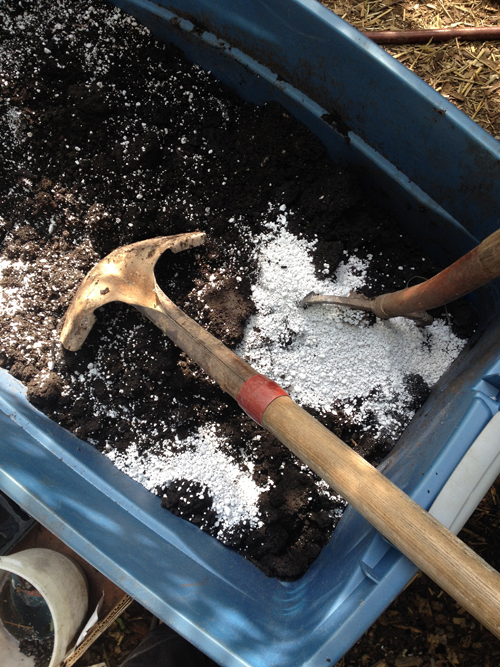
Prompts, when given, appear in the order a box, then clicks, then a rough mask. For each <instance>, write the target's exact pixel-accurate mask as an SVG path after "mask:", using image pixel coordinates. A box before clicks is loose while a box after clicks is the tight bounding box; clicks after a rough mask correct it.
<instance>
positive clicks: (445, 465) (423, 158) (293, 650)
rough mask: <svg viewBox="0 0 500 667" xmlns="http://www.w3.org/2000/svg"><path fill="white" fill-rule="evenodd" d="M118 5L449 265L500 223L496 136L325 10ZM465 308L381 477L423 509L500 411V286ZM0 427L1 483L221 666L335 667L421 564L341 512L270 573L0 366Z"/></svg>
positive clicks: (126, 0)
mask: <svg viewBox="0 0 500 667" xmlns="http://www.w3.org/2000/svg"><path fill="white" fill-rule="evenodd" d="M115 4H117V5H120V6H122V7H124V8H125V9H126V10H128V11H130V12H131V13H133V14H135V15H136V16H137V17H138V19H139V20H140V21H141V22H143V23H145V24H146V25H148V26H149V27H150V28H151V30H152V31H153V32H154V33H155V34H156V35H157V36H158V37H160V38H162V39H165V40H169V41H172V42H173V43H175V44H176V45H177V46H179V47H180V48H182V49H183V50H184V52H185V53H186V55H187V56H188V57H189V58H190V59H192V60H194V61H195V62H197V63H198V64H200V65H202V66H204V67H205V68H206V69H209V70H211V71H212V72H213V73H214V74H215V75H216V76H217V77H218V78H220V79H221V80H222V81H223V82H224V83H226V84H228V85H230V86H231V87H233V88H234V89H235V90H236V91H238V92H239V93H240V94H241V95H242V96H243V97H245V98H246V99H248V100H250V101H253V102H255V103H259V104H260V103H264V102H265V101H267V100H276V101H279V102H280V103H282V104H283V105H284V106H285V107H286V108H287V109H288V110H289V111H290V112H291V113H293V114H294V115H296V116H297V117H298V118H299V119H300V120H301V121H302V122H304V123H305V124H306V125H308V126H309V127H310V128H311V129H312V131H313V132H315V133H316V134H317V135H318V136H319V137H320V139H321V140H322V141H323V142H324V143H325V145H326V146H327V148H328V150H329V152H330V155H331V156H332V158H333V159H334V160H335V161H337V162H350V163H352V164H354V165H357V166H358V167H359V169H360V173H362V174H363V175H364V179H365V184H366V187H367V188H370V189H371V191H372V193H373V194H374V195H375V196H377V197H379V198H380V200H381V201H382V202H384V203H385V205H386V206H387V207H390V208H392V209H393V211H394V212H395V214H396V215H398V216H399V217H400V219H401V221H402V222H403V224H404V225H405V226H406V230H407V232H408V233H409V234H411V235H412V236H413V237H414V238H415V239H416V240H417V242H419V243H421V245H422V247H424V248H425V249H426V251H427V252H428V251H429V250H430V251H431V252H432V253H433V254H434V256H435V257H436V258H437V259H439V261H440V262H441V263H442V264H446V263H448V262H449V261H451V260H453V259H455V258H456V257H457V256H458V255H460V254H462V253H463V252H465V251H466V250H468V249H470V248H471V247H472V246H473V245H474V244H475V243H477V242H478V241H479V240H481V239H482V238H484V237H485V236H487V235H488V234H489V233H491V232H492V231H493V230H494V229H496V228H497V227H498V211H499V210H500V186H499V165H500V150H499V144H498V143H497V142H496V141H495V140H493V139H492V138H491V137H490V136H489V135H487V134H486V133H485V132H484V131H483V130H481V129H480V128H479V127H478V126H477V125H476V124H475V123H473V122H472V121H471V120H470V119H468V118H467V117H466V116H465V115H464V114H462V113H461V112H459V111H458V110H457V109H456V108H455V107H453V106H452V105H451V104H449V103H448V102H446V100H444V99H443V98H442V97H441V96H440V95H439V94H438V93H436V92H435V91H433V90H432V89H431V88H429V87H428V86H427V85H426V84H425V83H423V82H422V81H421V80H420V79H418V78H417V77H416V76H415V75H413V74H412V73H411V72H409V71H408V70H407V69H406V68H404V67H403V66H402V65H400V64H399V63H398V62H396V61H395V60H394V59H392V58H391V57H390V56H388V55H387V54H386V53H385V52H384V51H382V49H380V48H379V47H377V46H376V45H374V44H373V43H372V42H370V41H369V40H367V39H365V38H364V37H363V36H362V35H360V34H359V33H358V32H357V31H356V30H354V29H353V28H351V27H350V26H348V25H347V24H346V23H344V22H343V21H341V20H340V19H339V18H338V17H336V16H335V15H334V14H332V13H330V12H329V11H328V10H326V9H325V8H324V7H322V6H321V5H320V4H318V3H316V2H312V1H307V2H306V1H305V0H304V1H302V2H300V1H292V0H266V1H260V2H259V1H257V0H254V2H248V1H246V2H243V0H240V1H238V0H218V2H212V1H210V2H209V1H208V0H206V1H205V0H183V1H182V2H181V0H171V1H169V2H168V9H166V8H165V7H162V5H165V6H166V5H167V3H166V2H165V1H162V2H158V1H157V2H156V3H152V2H148V1H147V0H133V1H132V0H116V2H115ZM173 12H175V14H174V13H173ZM194 26H196V29H194V30H193V28H194ZM442 112H444V113H442ZM325 115H326V118H325ZM332 118H335V119H336V121H334V120H332ZM473 298H474V300H475V303H476V305H477V306H478V307H479V309H480V311H481V312H482V313H483V314H484V321H483V323H482V326H483V328H484V332H483V333H482V335H481V336H480V337H479V338H478V339H477V340H476V341H475V344H474V345H473V346H472V347H471V348H469V349H468V350H467V351H466V352H464V353H463V354H462V355H461V356H460V358H459V359H458V360H457V361H456V362H455V363H454V364H453V366H452V367H451V368H450V370H449V371H448V373H447V374H446V375H445V376H444V377H443V378H442V380H441V381H440V382H439V384H438V385H437V386H436V387H435V389H434V390H433V392H432V394H431V397H430V399H429V400H428V401H427V402H426V404H425V406H424V408H423V410H421V411H420V413H419V414H418V415H417V417H416V418H415V419H414V420H413V422H412V423H411V425H410V426H409V428H408V429H407V430H406V431H405V433H404V434H403V436H402V438H401V440H400V442H399V444H398V447H397V449H396V450H395V451H394V452H393V453H392V454H391V455H390V456H389V457H388V458H387V459H386V460H385V461H384V462H383V464H382V465H381V467H380V468H381V469H382V470H383V471H384V474H386V475H387V476H388V477H389V478H390V479H392V480H393V481H394V482H395V483H396V484H398V485H399V486H401V487H402V488H403V489H404V490H405V491H406V492H407V493H409V494H410V495H411V496H412V497H414V498H415V499H416V500H417V501H418V502H419V503H420V504H421V505H423V506H424V507H426V508H427V507H429V506H430V505H431V503H432V501H433V500H434V499H435V497H436V495H437V494H438V493H439V491H440V489H441V488H442V486H443V484H444V483H445V482H446V480H447V478H448V477H449V475H450V474H451V472H452V471H453V470H454V468H455V466H456V465H457V463H458V462H459V461H460V459H461V457H462V456H463V455H464V453H465V452H466V451H467V449H468V448H469V447H470V445H471V444H472V442H473V441H474V439H475V438H476V437H477V435H478V434H479V432H480V431H481V430H482V429H483V428H484V426H485V425H486V424H487V423H488V421H489V420H490V419H491V417H492V415H493V414H495V413H496V412H497V411H498V410H499V408H500V404H499V396H500V335H499V334H500V315H496V316H494V315H493V316H492V314H494V313H495V311H498V303H499V296H498V284H496V285H495V284H492V285H490V286H488V287H487V288H483V289H482V290H479V291H478V292H477V293H476V294H475V295H474V297H473ZM490 316H491V319H490ZM0 428H1V434H2V435H1V436H0V437H1V447H0V488H1V489H2V490H4V491H5V492H6V493H7V494H8V495H9V496H10V497H11V498H13V499H14V500H15V501H16V502H17V503H19V505H21V507H23V508H24V509H25V510H26V511H28V512H29V513H30V514H31V515H32V516H34V517H35V518H36V519H38V520H39V521H40V522H41V523H43V524H44V525H45V526H47V528H49V530H51V531H52V532H54V533H55V534H56V535H58V536H59V537H60V538H61V539H62V540H63V541H65V542H66V543H67V544H68V545H69V546H70V547H72V548H73V549H75V550H76V551H77V552H78V553H80V554H81V555H82V556H84V557H85V558H86V559H87V560H88V561H89V562H90V563H92V564H93V565H94V566H95V567H96V568H98V569H99V570H100V571H101V572H103V573H104V574H105V575H107V576H108V577H109V578H110V579H112V580H113V581H115V582H116V583H117V584H118V585H119V586H121V587H122V588H123V589H124V590H125V591H126V592H128V593H129V594H130V595H132V596H133V597H134V598H136V599H137V600H139V601H140V602H141V603H142V604H144V605H145V606H146V607H147V608H148V609H150V610H151V611H152V612H153V613H155V614H156V615H157V616H159V617H160V618H161V619H163V620H164V621H166V622H167V623H169V624H170V625H171V626H172V627H174V628H175V629H176V630H177V631H178V632H180V633H181V634H183V635H184V636H185V637H187V638H188V639H189V640H190V641H192V642H193V643H194V644H196V645H197V646H198V647H200V648H201V649H202V650H203V651H204V652H205V653H207V654H208V655H210V656H211V657H212V658H213V659H214V660H215V661H217V662H219V663H220V664H221V665H228V666H229V665H252V666H253V667H272V666H276V667H277V666H282V667H285V666H286V667H293V666H299V665H304V666H305V665H307V666H312V665H318V664H326V661H327V660H330V661H331V664H335V662H336V661H337V660H338V659H339V658H340V657H341V656H342V655H343V654H344V653H345V652H346V651H347V650H348V649H349V647H350V646H351V645H352V644H353V643H354V642H355V641H356V640H357V639H358V637H359V636H361V635H362V634H363V633H364V632H365V630H366V629H367V628H368V627H369V626H370V625H371V623H373V621H374V620H376V618H377V617H378V616H379V615H380V613H382V611H383V610H384V609H385V608H386V607H387V606H388V605H389V604H390V602H391V601H392V600H393V599H394V597H395V596H396V595H397V594H398V593H399V592H400V591H401V590H402V589H403V588H404V586H405V585H406V584H407V583H408V581H409V580H410V579H411V577H412V576H413V575H414V574H415V572H416V568H415V566H414V565H413V564H412V563H410V562H409V561H408V560H407V559H406V558H405V557H403V556H402V555H401V554H400V553H399V552H398V551H397V550H395V549H394V548H392V547H391V546H390V545H389V544H388V543H387V542H386V541H385V540H384V539H383V538H382V537H381V536H380V535H379V534H378V533H377V532H376V531H375V530H374V529H373V528H372V527H371V526H370V525H369V524H368V523H367V522H366V521H365V520H364V519H363V518H362V517H361V516H360V515H359V514H357V513H356V512H355V511H353V510H352V509H351V508H348V509H347V511H346V513H345V514H344V517H343V519H342V521H341V522H340V524H339V527H338V529H337V530H336V531H335V533H334V536H333V538H332V540H331V542H330V543H329V544H328V546H327V547H326V548H325V549H324V550H323V551H322V553H321V554H320V556H319V558H318V559H317V561H316V562H315V563H314V564H313V566H312V567H311V568H310V570H309V572H308V573H307V574H306V575H305V576H304V577H302V579H300V580H299V581H297V582H294V583H280V582H278V581H276V580H273V579H266V577H265V576H264V575H263V574H262V573H261V572H259V571H258V570H257V569H256V568H254V567H253V566H252V565H251V564H250V563H248V562H247V561H245V560H244V559H243V558H242V557H240V556H238V555H237V554H235V553H234V552H232V551H230V550H229V549H226V548H225V547H223V546H222V545H221V544H220V543H218V542H217V541H216V540H214V539H212V538H210V537H209V536H207V535H206V534H205V533H203V532H201V531H199V530H198V529H197V528H196V527H194V526H193V525H191V524H188V523H186V522H184V521H182V520H181V519H178V518H176V517H174V516H173V515H171V514H169V513H168V512H165V511H164V510H162V508H161V506H160V501H159V499H158V498H156V497H154V496H152V495H151V494H149V493H148V492H147V491H145V489H143V488H142V487H141V486H139V485H138V484H137V483H135V482H133V481H132V480H130V479H129V478H127V477H126V476H125V475H124V474H123V473H121V472H120V471H118V470H117V469H116V468H115V467H114V466H113V465H112V464H111V463H110V462H109V461H108V460H107V459H105V458H104V457H102V456H101V455H100V454H99V453H98V452H97V451H95V450H94V449H93V448H92V447H91V446H90V445H87V444H86V443H83V442H81V441H79V440H78V439H77V438H75V437H74V436H72V435H70V434H69V433H68V432H66V431H64V430H63V429H61V428H60V427H59V426H57V425H56V424H54V423H53V422H51V421H50V420H49V419H48V418H46V417H45V416H44V415H42V414H41V413H39V412H38V411H37V410H36V409H35V408H33V407H32V406H31V405H29V404H28V403H27V401H26V399H25V396H24V390H23V388H22V386H21V385H20V384H19V383H18V382H17V381H16V380H14V379H13V378H12V377H11V376H9V375H8V373H6V372H0Z"/></svg>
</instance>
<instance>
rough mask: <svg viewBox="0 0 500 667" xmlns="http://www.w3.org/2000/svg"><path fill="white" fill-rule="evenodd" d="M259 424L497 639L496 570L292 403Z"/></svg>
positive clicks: (275, 408)
mask: <svg viewBox="0 0 500 667" xmlns="http://www.w3.org/2000/svg"><path fill="white" fill-rule="evenodd" d="M262 424H263V426H264V427H265V428H266V429H267V430H268V431H270V432H271V433H272V434H273V435H274V436H276V438H278V440H280V442H282V443H283V444H285V445H286V446H287V447H288V448H289V449H290V450H291V451H292V452H294V454H296V456H298V457H299V458H300V459H301V460H302V461H303V462H304V463H306V464H307V465H308V466H309V467H310V468H311V469H312V470H314V472H316V473H317V474H318V475H319V476H320V477H321V478H322V479H324V480H325V481H326V482H327V483H328V484H329V485H330V486H331V487H332V488H333V489H335V491H337V492H338V493H340V494H341V495H342V496H343V497H344V498H345V499H346V500H347V501H348V502H349V503H350V504H351V505H352V506H353V507H354V508H355V509H356V510H358V511H359V513H360V514H362V515H363V516H364V517H365V518H366V519H367V520H368V521H369V522H370V523H371V524H372V525H373V526H374V527H375V528H376V529H377V530H378V531H379V532H380V533H382V535H384V536H385V537H386V538H387V539H388V540H389V541H390V542H391V543H392V544H393V545H394V546H395V547H397V548H398V549H399V550H400V551H401V552H402V553H404V554H405V556H407V557H408V558H409V559H410V560H411V561H412V562H413V563H415V564H416V565H417V566H418V567H419V568H420V569H421V570H422V571H423V572H425V573H426V574H427V575H429V577H430V578H431V579H433V580H434V581H435V582H436V583H437V584H439V586H441V587H442V588H443V589H444V590H445V591H446V592H447V593H449V594H450V595H451V596H452V597H453V598H455V600H456V601H457V602H459V603H460V604H461V605H462V606H463V607H464V608H465V609H467V610H468V611H469V612H470V613H471V614H473V615H474V616H475V618H476V619H477V620H478V621H480V622H481V623H482V624H483V625H484V626H485V627H487V628H488V629H489V630H490V631H491V632H492V633H493V634H494V635H496V636H497V637H500V575H499V574H498V572H496V570H494V569H493V568H492V567H490V566H489V565H488V564H487V563H486V562H485V561H484V560H483V559H482V558H480V557H479V556H478V555H477V554H476V553H474V551H472V549H469V547H467V546H466V545H465V544H464V543H463V542H462V541H461V540H459V539H458V538H457V537H456V536H455V535H453V533H451V532H450V531H449V530H448V529H447V528H445V527H444V526H443V525H442V524H441V523H439V522H438V521H436V520H435V519H434V518H433V517H432V516H430V514H428V512H426V511H425V510H423V509H422V508H421V507H420V505H418V504H417V503H415V502H414V501H413V500H412V499H411V498H410V497H409V496H407V495H406V494H405V493H403V491H401V489H399V488H398V487H397V486H395V485H394V484H393V483H392V482H391V481H389V480H388V479H387V478H386V477H384V476H383V475H382V474H381V473H379V472H378V470H377V469H376V468H374V467H373V466H372V465H370V464H369V463H367V462H366V461H365V460H364V459H363V458H362V457H361V456H359V454H357V453H356V452H354V451H353V450H352V449H350V448H349V447H348V446H347V445H346V444H345V443H344V442H342V440H340V439H339V438H337V437H336V436H335V435H334V434H333V433H331V432H330V431H328V430H327V429H326V428H325V427H324V426H322V425H321V424H320V423H319V422H318V421H317V420H316V419H314V417H311V415H309V414H308V413H307V412H305V410H303V409H302V408H300V407H299V406H298V405H297V404H296V403H294V402H293V401H292V400H291V399H290V398H287V397H283V398H278V399H276V400H275V401H273V402H272V403H271V404H270V405H269V407H268V408H267V410H266V412H265V413H264V417H263V421H262Z"/></svg>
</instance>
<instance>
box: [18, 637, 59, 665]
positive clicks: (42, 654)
mask: <svg viewBox="0 0 500 667" xmlns="http://www.w3.org/2000/svg"><path fill="white" fill-rule="evenodd" d="M19 650H20V651H21V653H24V655H27V656H28V657H33V658H34V659H35V665H34V667H47V666H48V664H49V663H50V659H51V657H52V651H53V650H54V638H53V637H48V638H47V639H21V641H20V642H19Z"/></svg>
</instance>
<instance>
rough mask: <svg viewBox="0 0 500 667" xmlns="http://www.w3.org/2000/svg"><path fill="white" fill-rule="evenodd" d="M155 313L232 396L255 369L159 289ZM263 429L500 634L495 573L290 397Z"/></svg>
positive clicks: (149, 312) (273, 407)
mask: <svg viewBox="0 0 500 667" xmlns="http://www.w3.org/2000/svg"><path fill="white" fill-rule="evenodd" d="M157 296H158V300H159V304H160V308H159V309H156V308H154V309H153V308H143V307H139V306H136V307H137V308H138V309H139V310H140V311H141V312H142V313H143V314H144V315H146V317H148V318H149V319H151V321H152V322H154V323H155V324H156V325H157V326H158V327H159V328H160V329H161V330H162V331H163V332H164V333H165V334H166V335H167V336H169V338H171V339H172V340H173V341H174V342H175V343H176V344H177V345H178V346H179V347H180V348H181V349H182V350H184V352H186V353H187V354H188V355H189V356H190V357H191V358H192V359H193V360H194V361H196V362H197V363H198V364H199V365H200V366H201V367H202V368H203V369H204V370H205V371H206V372H207V373H208V374H209V375H210V376H211V377H212V378H213V379H214V380H215V381H216V382H218V384H219V385H220V386H221V387H222V388H223V389H224V390H225V391H227V392H228V393H229V394H230V395H231V396H233V397H234V398H237V397H238V394H239V392H240V390H241V387H242V386H243V384H244V383H245V382H247V380H249V378H253V376H255V375H257V374H258V373H257V371H256V370H255V369H253V368H252V367H251V366H250V365H249V364H247V363H246V362H245V361H243V360H242V359H241V358H240V357H238V356H237V355H236V354H235V353H234V352H232V351H231V350H229V349H228V348H227V347H226V346H225V345H224V344H223V343H221V342H220V341H219V340H217V339H216V338H215V337H214V336H212V335H211V334H210V333H209V332H208V331H206V330H205V329H203V327H201V326H200V325H199V324H197V323H196V322H195V321H194V320H192V319H191V318H190V317H188V316H187V315H186V314H185V313H184V312H183V311H182V310H180V309H179V308H177V306H176V305H175V304H173V303H172V301H170V299H168V297H166V296H165V295H164V294H163V293H162V292H161V290H159V289H158V288H157ZM262 425H263V426H264V427H265V428H266V429H267V430H268V431H269V432H270V433H272V434H273V435H274V436H276V438H278V440H280V442H282V443H283V444H284V445H286V446H287V447H288V448H289V449H290V450H291V451H292V452H293V453H294V454H295V455H296V456H298V457H299V458H300V459H301V460H302V461H303V462H304V463H306V464H307V465H308V466H309V467H310V468H311V469H312V470H314V472H316V473H317V474H318V475H319V476H320V477H321V478H322V479H324V480H325V481H326V482H327V483H328V484H329V485H330V486H331V487H332V488H333V489H335V491H337V492H338V493H340V494H341V495H342V496H343V497H344V498H345V499H346V500H347V501H348V502H349V503H350V504H351V505H352V506H353V507H355V508H356V509H357V510H358V511H359V512H360V513H361V514H362V515H363V516H364V517H365V518H366V519H367V520H368V521H369V522H370V523H371V524H372V525H373V526H375V528H376V529H377V530H378V531H379V532H380V533H382V535H384V536H385V537H386V538H387V539H388V540H389V541H390V542H391V543H392V544H393V545H394V546H395V547H397V548H398V549H399V550H400V551H401V552H402V553H404V554H405V555H406V556H407V557H408V558H409V559H410V560H412V561H413V562H414V563H415V564H416V565H417V566H418V567H419V568H421V569H422V570H423V571H424V572H425V573H426V574H428V575H429V576H430V577H431V578H432V579H433V580H434V581H435V582H436V583H437V584H439V585H440V586H441V587H442V588H443V589H444V590H445V591H447V592H448V593H449V594H450V595H452V596H453V597H454V598H455V599H456V600H457V601H458V602H459V603H460V604H461V605H462V606H463V607H464V608H465V609H467V610H468V611H469V612H470V613H471V614H473V615H474V616H475V617H476V618H477V619H478V620H479V621H480V622H481V623H482V624H483V625H484V626H485V627H487V628H488V629H489V630H491V632H493V634H495V635H496V636H497V637H500V575H499V574H498V573H497V572H496V571H495V570H494V569H493V568H491V567H490V566H489V565H488V564H487V563H485V562H484V561H483V560H482V559H481V558H480V557H479V556H478V555H477V554H475V553H474V552H473V551H472V550H471V549H469V548H468V547H467V546H465V544H463V542H461V541H460V540H459V539H458V538H457V537H455V535H453V534H452V533H451V532H450V531H449V530H447V529H446V528H445V527H444V526H442V525H441V524H440V523H439V522H438V521H436V520H435V519H434V518H433V517H431V516H430V515H429V514H428V513H427V512H426V511H425V510H423V509H422V508H421V507H420V506H419V505H418V504H417V503H415V502H414V501H413V500H412V499H411V498H409V496H407V495H406V494H405V493H403V492H402V491H401V490H400V489H399V488H398V487H397V486H395V485H394V484H393V483H392V482H390V481H389V480H388V479H387V478H386V477H384V476H383V475H382V474H381V473H379V472H378V470H377V469H376V468H374V467H373V466H372V465H370V464H369V463H367V462H366V461H365V460H364V459H363V458H362V457H361V456H359V454H356V452H354V451H353V450H352V449H350V448H349V447H348V446H347V445H346V444H345V443H344V442H342V440H340V439H339V438H337V437H336V436H335V435H333V433H331V432H330V431H328V430H327V429H326V428H325V427H324V426H322V425H321V424H320V423H319V422H318V421H317V420H316V419H314V417H311V415H309V414H308V413H307V412H305V410H303V409H302V408H300V407H299V406H298V405H297V404H296V403H294V402H293V401H292V399H291V398H289V397H288V396H280V397H278V398H275V400H272V402H270V403H269V405H268V406H267V408H266V409H265V411H264V413H263V416H262Z"/></svg>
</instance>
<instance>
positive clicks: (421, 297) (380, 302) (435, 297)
mask: <svg viewBox="0 0 500 667" xmlns="http://www.w3.org/2000/svg"><path fill="white" fill-rule="evenodd" d="M499 275H500V229H498V230H497V231H496V232H494V233H493V234H491V236H488V238H486V239H485V240H484V241H483V242H482V243H481V244H480V245H478V246H477V247H476V248H474V249H473V250H471V251H470V252H469V253H467V254H466V255H464V256H463V257H461V258H460V259H459V260H457V261H456V262H455V263H454V264H452V265H451V266H449V267H448V268H446V269H444V271H441V272H440V273H438V274H437V275H436V276H434V277H433V278H430V280H427V281H426V282H424V283H421V284H420V285H415V286H414V287H408V288H407V289H404V290H400V291H398V292H392V293H390V294H383V295H382V296H379V297H377V298H376V299H374V301H373V312H374V313H375V315H376V316H377V317H380V318H382V319H387V318H389V317H399V316H402V315H406V314H407V313H412V312H415V311H421V310H432V309H433V308H438V307H439V306H444V305H446V304H447V303H450V301H455V299H459V298H460V297H462V296H465V295H466V294H469V292H473V291H474V290H475V289H477V288H478V287H481V286H482V285H484V284H485V283H487V282H489V281H490V280H492V279H493V278H496V277H497V276H499Z"/></svg>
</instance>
